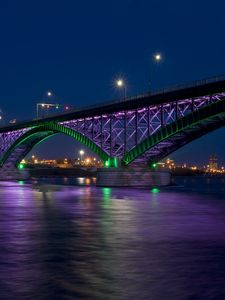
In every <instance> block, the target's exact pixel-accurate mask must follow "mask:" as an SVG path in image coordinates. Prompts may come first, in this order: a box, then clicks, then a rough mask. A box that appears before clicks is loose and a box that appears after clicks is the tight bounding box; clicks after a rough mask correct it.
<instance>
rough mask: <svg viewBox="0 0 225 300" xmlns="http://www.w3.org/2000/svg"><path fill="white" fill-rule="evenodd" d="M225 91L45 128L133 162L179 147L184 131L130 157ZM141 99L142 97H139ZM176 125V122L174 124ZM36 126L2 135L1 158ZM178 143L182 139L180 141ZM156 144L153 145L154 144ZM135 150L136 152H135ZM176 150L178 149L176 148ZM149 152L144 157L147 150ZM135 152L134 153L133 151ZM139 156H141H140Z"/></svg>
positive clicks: (219, 99)
mask: <svg viewBox="0 0 225 300" xmlns="http://www.w3.org/2000/svg"><path fill="white" fill-rule="evenodd" d="M224 98H225V93H217V94H214V95H206V96H201V97H197V98H188V99H181V100H176V101H172V102H168V103H163V104H158V105H151V104H149V105H148V106H144V107H140V108H138V109H133V110H132V109H129V110H122V111H120V112H115V113H110V114H104V113H102V114H99V115H95V116H90V117H85V118H78V119H72V120H67V121H63V122H58V123H55V122H49V123H44V122H43V123H42V124H41V121H40V124H39V125H40V126H35V127H33V128H37V127H38V128H40V127H42V129H43V130H46V131H47V132H48V131H52V132H62V133H65V134H67V135H70V136H73V137H74V138H76V139H77V140H78V141H80V142H81V143H83V144H84V145H86V146H87V147H89V148H90V149H92V150H93V151H94V152H95V153H97V154H98V155H99V156H100V158H102V159H103V160H104V161H107V160H108V159H109V158H110V157H117V158H119V159H120V160H122V161H123V163H124V164H129V163H130V162H131V161H132V162H133V161H134V160H136V161H137V162H143V159H144V160H149V159H150V160H155V159H157V160H158V159H159V158H160V157H162V156H164V154H163V155H161V154H160V153H162V149H164V150H163V153H167V152H168V151H165V149H175V148H176V147H175V148H174V147H173V145H174V144H175V142H174V141H178V140H179V141H181V140H184V139H185V138H184V136H185V137H186V140H187V141H188V138H187V134H188V133H187V132H186V135H184V134H182V132H180V133H179V134H180V135H179V134H178V133H177V135H176V136H174V138H173V139H171V138H169V137H167V138H166V139H164V141H161V143H160V145H159V144H158V143H157V145H154V149H153V148H152V150H151V152H146V150H145V149H143V151H141V152H140V151H138V155H135V158H133V156H132V159H130V155H131V153H133V152H135V151H136V149H140V148H141V147H142V146H143V143H144V142H145V141H146V140H150V139H151V140H154V137H155V136H156V135H160V134H161V133H162V132H163V130H164V128H169V127H168V126H169V125H170V124H178V122H179V120H185V117H186V116H188V115H192V114H194V113H195V112H197V111H200V110H202V109H203V108H206V107H211V105H213V104H214V103H220V102H222V101H223V100H224ZM137 101H138V99H137ZM171 126H174V125H171ZM33 128H24V129H20V130H15V131H10V132H6V133H1V134H0V158H1V161H2V162H3V161H6V160H5V159H4V157H6V156H5V155H6V153H8V151H11V150H13V149H15V148H14V146H15V145H17V146H18V143H17V142H16V141H17V140H19V139H20V138H21V137H22V136H23V135H25V134H26V133H27V134H28V135H29V133H28V131H30V130H33ZM177 143H178V142H177ZM152 146H153V145H152ZM132 151H133V152H132ZM172 151H174V150H172ZM144 152H146V153H145V155H144V156H143V153H144ZM132 155H133V154H132ZM138 157H139V158H138Z"/></svg>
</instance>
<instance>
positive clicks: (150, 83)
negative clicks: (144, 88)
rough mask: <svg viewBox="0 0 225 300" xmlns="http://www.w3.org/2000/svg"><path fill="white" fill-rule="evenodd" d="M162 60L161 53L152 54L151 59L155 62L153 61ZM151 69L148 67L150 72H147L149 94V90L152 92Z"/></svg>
mask: <svg viewBox="0 0 225 300" xmlns="http://www.w3.org/2000/svg"><path fill="white" fill-rule="evenodd" d="M161 60H162V55H161V54H160V53H156V54H154V55H153V61H154V62H155V63H159V62H160V61H161ZM151 69H152V67H151ZM151 69H150V72H149V93H150V94H151V92H152V88H151V87H152V82H151V81H152V80H151Z"/></svg>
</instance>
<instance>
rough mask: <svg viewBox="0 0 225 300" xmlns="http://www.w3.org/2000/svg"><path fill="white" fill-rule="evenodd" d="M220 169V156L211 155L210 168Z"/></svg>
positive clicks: (212, 169) (211, 169) (213, 169)
mask: <svg viewBox="0 0 225 300" xmlns="http://www.w3.org/2000/svg"><path fill="white" fill-rule="evenodd" d="M217 169H218V158H217V156H216V155H215V154H213V155H210V157H209V170H210V171H215V170H217Z"/></svg>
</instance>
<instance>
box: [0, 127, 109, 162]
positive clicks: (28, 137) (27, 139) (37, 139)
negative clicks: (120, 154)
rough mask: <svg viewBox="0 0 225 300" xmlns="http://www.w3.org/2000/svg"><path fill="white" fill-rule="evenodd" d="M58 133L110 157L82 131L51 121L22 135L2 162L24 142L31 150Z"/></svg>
mask: <svg viewBox="0 0 225 300" xmlns="http://www.w3.org/2000/svg"><path fill="white" fill-rule="evenodd" d="M41 133H48V134H47V136H46V135H45V136H44V137H42V136H41ZM57 133H64V134H66V135H68V136H71V137H73V138H75V139H76V140H77V141H79V142H80V143H82V144H83V145H85V146H86V147H88V148H89V149H90V150H92V151H93V152H94V153H95V154H97V155H98V156H99V157H100V158H101V159H102V160H103V161H104V162H106V161H108V160H109V159H110V158H109V155H108V154H107V153H105V152H104V151H103V150H102V149H101V148H100V147H98V146H97V145H96V144H95V143H94V142H92V141H91V140H90V139H89V138H87V137H86V136H84V135H82V134H81V133H79V132H77V131H75V130H73V129H71V128H68V127H65V126H62V125H60V124H57V123H53V122H51V123H45V124H43V125H41V126H36V127H33V128H32V129H30V130H28V131H27V132H25V133H24V134H23V135H21V136H20V137H19V138H18V139H17V140H16V141H15V142H14V143H13V144H12V145H11V146H10V147H9V149H8V150H7V151H6V153H5V154H4V155H3V157H2V158H1V161H0V164H1V165H3V164H4V163H5V162H6V160H7V159H8V158H9V157H10V155H11V154H12V153H13V152H14V151H15V149H16V148H17V147H18V146H20V145H22V144H24V145H26V143H30V144H31V145H30V150H31V149H32V148H33V147H34V146H35V145H37V144H39V143H41V142H43V141H44V140H45V139H47V138H49V137H50V136H52V135H54V134H57ZM33 137H34V139H33ZM30 150H29V151H30ZM29 151H28V152H29ZM26 154H27V153H26ZM26 154H25V155H26Z"/></svg>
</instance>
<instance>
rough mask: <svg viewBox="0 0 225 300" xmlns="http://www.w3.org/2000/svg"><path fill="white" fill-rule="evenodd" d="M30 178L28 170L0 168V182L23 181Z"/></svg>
mask: <svg viewBox="0 0 225 300" xmlns="http://www.w3.org/2000/svg"><path fill="white" fill-rule="evenodd" d="M29 176H30V174H29V171H28V170H19V169H17V168H12V167H10V168H7V167H2V168H0V180H4V181H5V180H25V179H28V178H29Z"/></svg>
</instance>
